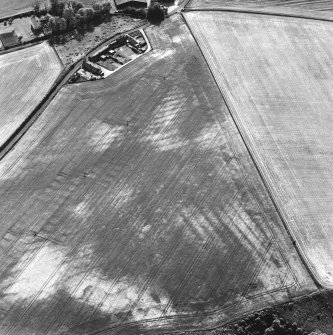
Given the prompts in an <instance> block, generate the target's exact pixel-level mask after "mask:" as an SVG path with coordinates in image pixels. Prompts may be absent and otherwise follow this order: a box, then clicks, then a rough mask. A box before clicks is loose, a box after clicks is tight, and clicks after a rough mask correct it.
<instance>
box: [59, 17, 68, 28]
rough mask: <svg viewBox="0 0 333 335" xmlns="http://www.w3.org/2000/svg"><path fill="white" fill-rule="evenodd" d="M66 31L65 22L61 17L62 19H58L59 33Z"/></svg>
mask: <svg viewBox="0 0 333 335" xmlns="http://www.w3.org/2000/svg"><path fill="white" fill-rule="evenodd" d="M66 29H67V22H66V20H65V19H64V18H63V17H62V18H60V19H59V31H66Z"/></svg>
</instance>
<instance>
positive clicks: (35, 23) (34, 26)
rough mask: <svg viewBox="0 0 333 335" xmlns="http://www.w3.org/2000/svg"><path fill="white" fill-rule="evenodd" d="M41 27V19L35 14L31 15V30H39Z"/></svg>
mask: <svg viewBox="0 0 333 335" xmlns="http://www.w3.org/2000/svg"><path fill="white" fill-rule="evenodd" d="M42 27H43V26H42V22H41V20H40V19H39V18H38V17H36V16H32V17H31V30H32V31H33V32H37V31H40V30H41V29H42Z"/></svg>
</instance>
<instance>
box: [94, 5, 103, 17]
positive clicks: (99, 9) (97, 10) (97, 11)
mask: <svg viewBox="0 0 333 335" xmlns="http://www.w3.org/2000/svg"><path fill="white" fill-rule="evenodd" d="M92 8H93V10H94V11H95V14H96V16H97V17H98V16H100V14H101V13H102V12H103V7H102V4H101V3H99V2H96V3H94V4H93V6H92Z"/></svg>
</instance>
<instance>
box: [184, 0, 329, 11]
mask: <svg viewBox="0 0 333 335" xmlns="http://www.w3.org/2000/svg"><path fill="white" fill-rule="evenodd" d="M229 6H231V7H245V8H265V7H272V8H274V7H276V8H279V7H281V8H293V9H296V10H302V11H303V10H315V11H329V12H331V11H333V0H223V1H222V0H190V2H189V3H188V4H187V7H188V8H206V9H209V8H222V7H229Z"/></svg>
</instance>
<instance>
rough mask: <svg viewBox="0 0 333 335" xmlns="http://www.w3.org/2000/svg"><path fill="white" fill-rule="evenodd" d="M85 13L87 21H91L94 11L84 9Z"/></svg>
mask: <svg viewBox="0 0 333 335" xmlns="http://www.w3.org/2000/svg"><path fill="white" fill-rule="evenodd" d="M84 9H85V11H86V16H87V21H91V20H93V19H94V17H95V11H94V10H93V9H92V8H84Z"/></svg>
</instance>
